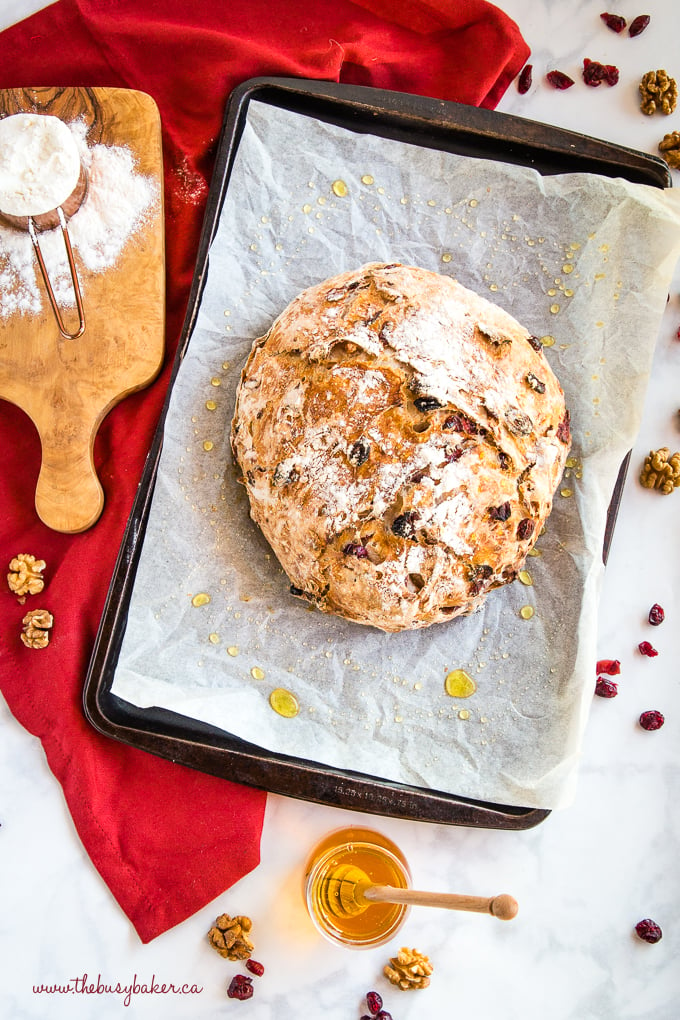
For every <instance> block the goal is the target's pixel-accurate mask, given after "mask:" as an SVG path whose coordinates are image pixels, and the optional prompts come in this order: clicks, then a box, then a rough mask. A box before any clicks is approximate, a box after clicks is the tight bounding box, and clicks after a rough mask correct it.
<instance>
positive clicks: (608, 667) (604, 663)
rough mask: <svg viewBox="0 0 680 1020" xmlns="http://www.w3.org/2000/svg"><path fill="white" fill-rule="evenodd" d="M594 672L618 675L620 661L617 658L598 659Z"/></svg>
mask: <svg viewBox="0 0 680 1020" xmlns="http://www.w3.org/2000/svg"><path fill="white" fill-rule="evenodd" d="M595 672H596V673H606V674H607V676H618V675H619V673H620V672H621V663H620V662H619V660H618V659H598V661H597V665H596V667H595Z"/></svg>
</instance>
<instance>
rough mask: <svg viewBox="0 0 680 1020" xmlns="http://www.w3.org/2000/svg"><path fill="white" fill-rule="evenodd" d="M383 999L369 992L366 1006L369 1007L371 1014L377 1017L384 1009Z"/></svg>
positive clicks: (375, 993)
mask: <svg viewBox="0 0 680 1020" xmlns="http://www.w3.org/2000/svg"><path fill="white" fill-rule="evenodd" d="M382 1004H383V1001H382V997H381V996H380V995H379V994H378V993H377V992H369V993H368V995H367V996H366V1005H367V1006H368V1009H369V1012H370V1013H372V1014H373V1016H375V1014H376V1013H379V1012H380V1010H381V1009H382Z"/></svg>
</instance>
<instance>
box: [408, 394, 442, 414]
mask: <svg viewBox="0 0 680 1020" xmlns="http://www.w3.org/2000/svg"><path fill="white" fill-rule="evenodd" d="M413 403H414V404H415V405H416V408H417V409H418V410H419V411H422V412H426V411H437V410H439V408H440V407H443V406H444V405H443V404H442V403H441V401H439V400H437V398H436V397H416V399H415V400H414V401H413Z"/></svg>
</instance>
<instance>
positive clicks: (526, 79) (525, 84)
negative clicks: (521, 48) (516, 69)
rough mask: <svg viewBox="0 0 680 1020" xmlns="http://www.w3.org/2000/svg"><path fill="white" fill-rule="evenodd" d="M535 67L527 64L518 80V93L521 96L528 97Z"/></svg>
mask: <svg viewBox="0 0 680 1020" xmlns="http://www.w3.org/2000/svg"><path fill="white" fill-rule="evenodd" d="M532 71H533V66H532V65H531V64H525V65H524V67H523V68H522V70H521V71H520V75H519V78H518V80H517V91H518V92H519V94H520V96H523V95H526V93H527V92H528V91H529V89H530V88H531V78H532Z"/></svg>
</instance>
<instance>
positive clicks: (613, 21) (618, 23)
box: [600, 14, 626, 35]
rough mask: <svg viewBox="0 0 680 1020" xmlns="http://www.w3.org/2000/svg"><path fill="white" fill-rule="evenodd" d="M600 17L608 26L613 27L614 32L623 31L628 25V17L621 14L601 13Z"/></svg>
mask: <svg viewBox="0 0 680 1020" xmlns="http://www.w3.org/2000/svg"><path fill="white" fill-rule="evenodd" d="M600 17H601V18H602V20H603V21H604V23H605V25H606V26H607V28H611V30H612V32H616V33H617V35H618V33H619V32H623V30H624V28H625V27H626V19H625V18H622V17H621V15H620V14H601V15H600Z"/></svg>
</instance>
